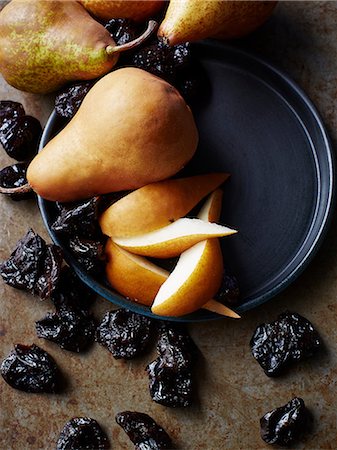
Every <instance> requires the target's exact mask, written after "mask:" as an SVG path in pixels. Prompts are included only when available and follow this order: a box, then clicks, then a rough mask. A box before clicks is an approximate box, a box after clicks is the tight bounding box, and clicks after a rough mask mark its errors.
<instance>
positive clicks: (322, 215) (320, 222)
mask: <svg viewBox="0 0 337 450" xmlns="http://www.w3.org/2000/svg"><path fill="white" fill-rule="evenodd" d="M193 49H194V52H195V54H196V57H197V58H198V60H199V61H200V63H201V64H202V66H203V68H204V70H205V74H206V78H207V80H208V81H205V86H204V87H203V89H202V90H200V100H199V101H198V102H197V104H196V105H195V107H194V114H195V118H196V121H197V125H198V128H199V132H200V145H199V147H198V151H197V154H196V156H195V157H194V159H193V161H192V162H191V163H190V165H189V167H188V168H187V169H188V171H189V172H190V173H206V172H209V171H226V172H230V173H231V174H232V176H231V179H230V181H229V182H227V184H225V188H224V202H223V214H222V221H223V222H224V223H226V224H228V225H229V226H231V227H234V228H236V229H238V230H239V233H238V234H237V235H236V236H234V237H230V238H224V239H222V243H223V254H224V258H225V266H226V267H227V268H228V269H229V270H230V272H232V273H234V274H236V276H237V278H238V279H239V282H240V286H241V292H242V304H241V305H240V307H238V308H237V310H238V311H240V312H243V311H246V310H249V309H251V308H254V307H256V306H257V305H260V304H261V303H263V302H265V301H267V300H269V299H271V298H272V297H273V296H275V295H276V294H277V293H279V292H280V291H281V290H283V289H284V288H285V287H286V286H288V285H289V284H290V283H291V282H292V281H293V280H294V279H295V278H296V277H297V276H298V275H299V274H300V273H301V272H302V271H303V269H304V268H305V267H306V266H307V264H308V262H309V261H310V259H311V258H312V256H313V255H314V253H315V251H316V250H317V248H318V246H319V244H320V243H321V241H322V239H323V236H324V232H325V230H326V227H327V224H328V220H329V217H330V214H331V210H332V205H333V191H334V167H333V159H332V151H331V147H330V144H329V140H328V137H327V134H326V131H325V129H324V126H323V124H322V121H321V119H320V117H319V115H318V114H317V111H316V109H315V107H314V106H313V105H312V103H311V102H310V100H309V99H308V98H307V96H306V95H305V94H304V93H303V92H302V91H301V90H300V89H299V88H298V86H296V84H295V83H294V82H293V81H291V80H290V79H289V78H288V77H287V76H286V75H285V74H283V73H282V72H280V71H279V70H278V69H276V68H275V67H273V66H271V65H270V64H268V63H266V62H265V61H263V60H261V59H259V58H257V57H255V56H252V55H251V54H248V53H245V52H243V51H241V50H238V49H236V48H234V47H229V46H224V45H221V44H217V43H214V42H204V43H200V44H196V45H195V46H194V47H193ZM61 126H62V123H61V121H60V120H59V119H58V118H57V116H56V115H55V113H53V114H52V116H51V117H50V120H49V122H48V124H47V126H46V128H45V131H44V135H43V137H42V142H41V148H42V147H43V146H44V145H45V144H46V142H47V141H48V140H49V139H50V137H51V136H52V135H53V134H55V133H56V132H57V131H58V130H59V129H60V127H61ZM79 163H80V162H79ZM39 204H40V208H41V212H42V216H43V219H44V222H45V224H46V226H47V228H48V230H49V233H50V234H51V237H52V238H53V240H54V241H55V242H56V243H58V244H62V242H60V241H59V240H58V238H57V236H55V235H54V234H53V233H52V232H51V231H50V228H49V225H50V222H51V220H52V219H51V217H52V215H53V204H51V203H50V202H46V201H44V200H42V199H39ZM66 257H67V259H68V262H69V263H70V264H71V265H73V266H74V267H75V269H76V270H77V272H78V275H79V276H80V277H81V278H82V279H83V280H84V281H85V282H86V283H87V284H88V285H89V286H90V287H91V288H92V289H94V290H95V291H97V292H98V293H99V294H101V295H102V296H103V297H105V298H107V299H108V300H110V301H111V302H113V303H115V304H117V305H119V306H124V307H127V308H130V309H132V310H136V311H138V312H141V313H145V314H148V315H152V314H151V312H150V311H149V309H148V308H146V307H142V306H139V305H136V304H135V303H133V302H131V301H129V300H126V299H124V298H123V297H121V296H119V295H118V294H116V293H114V292H113V291H112V290H110V289H109V288H107V287H106V285H105V284H104V282H103V280H94V279H92V278H91V277H89V276H87V274H86V273H84V272H83V271H82V270H81V267H79V266H78V265H77V264H76V262H75V261H74V260H73V258H72V257H71V255H69V253H67V252H66ZM152 316H153V315H152ZM215 317H219V316H217V315H215V314H212V313H209V312H207V311H202V310H200V311H198V312H196V313H194V314H192V315H190V316H188V317H184V318H180V319H178V320H183V321H190V320H192V321H193V320H209V319H212V318H215Z"/></svg>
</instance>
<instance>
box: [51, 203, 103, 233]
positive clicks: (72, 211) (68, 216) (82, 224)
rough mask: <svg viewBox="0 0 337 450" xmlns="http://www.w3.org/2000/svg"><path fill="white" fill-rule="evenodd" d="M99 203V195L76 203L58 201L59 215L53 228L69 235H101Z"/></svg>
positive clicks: (57, 231)
mask: <svg viewBox="0 0 337 450" xmlns="http://www.w3.org/2000/svg"><path fill="white" fill-rule="evenodd" d="M98 204H99V198H98V197H93V198H90V199H88V200H85V201H82V202H76V203H61V204H60V203H58V204H57V206H58V209H59V215H58V217H57V218H56V220H55V222H54V223H53V224H52V226H51V229H52V230H53V231H55V232H56V233H60V234H65V235H67V236H80V237H82V236H83V237H85V238H86V239H91V238H93V239H95V238H96V237H97V236H100V229H99V225H98Z"/></svg>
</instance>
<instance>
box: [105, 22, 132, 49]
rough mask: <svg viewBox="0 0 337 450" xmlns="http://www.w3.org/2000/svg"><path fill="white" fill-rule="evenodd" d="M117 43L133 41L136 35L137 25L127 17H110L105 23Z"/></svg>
mask: <svg viewBox="0 0 337 450" xmlns="http://www.w3.org/2000/svg"><path fill="white" fill-rule="evenodd" d="M105 28H106V29H107V30H108V31H109V33H110V34H111V36H112V37H113V38H114V41H115V42H116V44H117V45H123V44H126V43H127V42H130V41H133V40H134V39H136V37H137V35H138V28H137V25H136V24H135V23H134V22H133V21H132V20H129V19H111V20H109V22H107V23H106V24H105Z"/></svg>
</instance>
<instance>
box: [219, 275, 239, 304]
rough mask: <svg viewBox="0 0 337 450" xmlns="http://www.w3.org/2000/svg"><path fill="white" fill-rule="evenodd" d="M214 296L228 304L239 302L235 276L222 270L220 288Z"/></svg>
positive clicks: (237, 284)
mask: <svg viewBox="0 0 337 450" xmlns="http://www.w3.org/2000/svg"><path fill="white" fill-rule="evenodd" d="M214 298H215V299H216V300H218V301H219V302H221V303H225V304H226V305H228V306H235V305H237V304H238V303H239V302H240V288H239V283H238V280H237V278H236V277H235V276H234V275H230V274H228V273H227V272H226V271H224V275H223V278H222V283H221V286H220V289H219V290H218V292H217V294H216V295H215V296H214Z"/></svg>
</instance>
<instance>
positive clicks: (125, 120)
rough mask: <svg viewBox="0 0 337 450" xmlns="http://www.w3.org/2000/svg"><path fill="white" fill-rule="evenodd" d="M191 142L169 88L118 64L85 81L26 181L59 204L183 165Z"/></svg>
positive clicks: (131, 185)
mask: <svg viewBox="0 0 337 450" xmlns="http://www.w3.org/2000/svg"><path fill="white" fill-rule="evenodd" d="M197 143H198V131H197V128H196V125H195V122H194V119H193V115H192V112H191V110H190V108H189V107H188V106H187V104H186V103H185V101H184V99H183V98H182V97H181V95H180V94H179V92H178V91H177V90H176V89H175V88H174V87H173V86H171V85H170V84H168V83H167V82H166V81H164V80H162V79H160V78H158V77H155V76H154V75H151V74H150V73H148V72H145V71H144V70H141V69H136V68H131V67H130V68H123V69H118V70H116V71H114V72H112V73H109V74H108V75H106V76H104V77H103V78H101V79H100V80H99V81H98V82H97V83H96V84H95V85H94V86H93V87H92V89H91V90H90V91H89V93H88V94H87V95H86V97H85V98H84V101H83V103H82V105H81V106H80V108H79V110H78V112H77V113H76V114H75V116H74V117H73V119H72V120H71V121H70V122H69V124H68V125H67V126H66V127H65V128H64V129H63V130H62V131H61V132H60V133H59V134H58V135H57V136H56V137H54V138H53V139H52V140H51V141H50V142H49V143H48V144H47V145H46V146H45V148H44V149H43V150H42V151H41V152H40V153H39V154H38V155H37V156H36V157H35V158H34V159H33V161H32V162H31V164H30V165H29V167H28V171H27V179H28V182H29V184H30V185H31V187H32V188H33V189H34V191H35V192H37V193H38V194H39V195H41V197H43V198H46V199H48V200H54V201H64V202H66V201H73V200H78V199H81V198H87V197H92V196H94V195H99V194H105V193H108V192H114V191H122V190H127V189H136V188H139V187H141V186H144V185H146V184H149V183H152V182H155V181H159V180H163V179H165V178H168V177H170V176H172V175H173V174H175V173H176V172H178V171H179V170H180V169H182V168H183V167H184V166H185V164H186V163H187V162H188V161H189V160H190V159H191V158H192V156H193V154H194V152H195V150H196V147H197Z"/></svg>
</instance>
